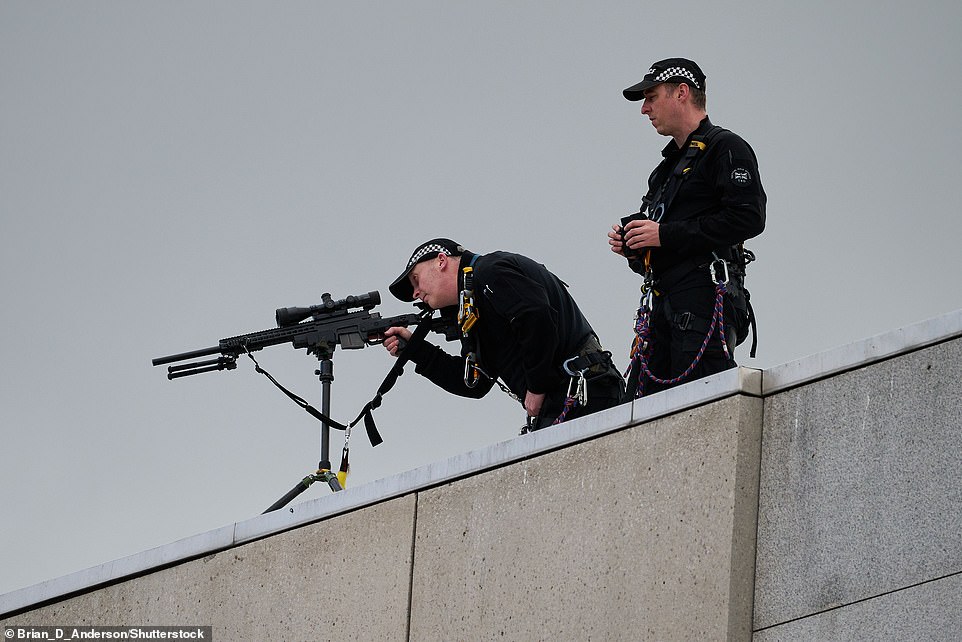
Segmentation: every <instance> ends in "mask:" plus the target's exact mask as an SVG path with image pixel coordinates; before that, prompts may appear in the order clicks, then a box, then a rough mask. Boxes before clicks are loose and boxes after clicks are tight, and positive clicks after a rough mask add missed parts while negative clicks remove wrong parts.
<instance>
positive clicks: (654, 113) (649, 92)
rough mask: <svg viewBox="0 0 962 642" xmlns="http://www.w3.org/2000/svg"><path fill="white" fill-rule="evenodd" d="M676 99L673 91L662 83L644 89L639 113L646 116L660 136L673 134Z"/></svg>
mask: <svg viewBox="0 0 962 642" xmlns="http://www.w3.org/2000/svg"><path fill="white" fill-rule="evenodd" d="M677 103H678V101H677V100H675V93H674V92H670V91H669V90H668V85H666V84H664V83H662V84H660V85H655V86H654V87H652V88H650V89H646V90H645V102H643V103H642V104H641V113H642V114H643V115H645V116H648V119H649V120H650V121H651V124H652V126H653V127H654V128H655V131H656V132H658V133H659V134H661V135H662V136H673V135H674V134H675V129H677V127H678V104H677Z"/></svg>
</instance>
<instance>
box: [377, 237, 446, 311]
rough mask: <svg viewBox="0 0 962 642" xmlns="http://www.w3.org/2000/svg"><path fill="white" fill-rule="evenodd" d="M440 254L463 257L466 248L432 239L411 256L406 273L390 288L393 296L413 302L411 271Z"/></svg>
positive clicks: (395, 280) (444, 240) (442, 240)
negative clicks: (409, 276) (409, 277)
mask: <svg viewBox="0 0 962 642" xmlns="http://www.w3.org/2000/svg"><path fill="white" fill-rule="evenodd" d="M438 254H446V255H448V256H461V255H462V254H464V248H463V247H461V245H460V244H459V243H456V242H455V241H452V240H451V239H431V240H430V241H426V242H424V243H421V245H419V246H418V247H417V249H415V250H414V252H413V253H412V254H411V258H409V259H408V264H407V266H405V268H404V271H403V272H401V275H400V276H399V277H398V278H396V279H394V283H392V284H391V286H390V287H389V288H388V289H389V290H391V294H393V295H394V296H395V297H397V298H398V299H400V300H401V301H413V300H414V288H413V287H412V286H411V282H410V281H408V275H409V274H410V273H411V270H412V269H414V266H415V265H417V264H418V263H420V262H421V261H428V260H430V259H433V258H434V257H436V256H437V255H438Z"/></svg>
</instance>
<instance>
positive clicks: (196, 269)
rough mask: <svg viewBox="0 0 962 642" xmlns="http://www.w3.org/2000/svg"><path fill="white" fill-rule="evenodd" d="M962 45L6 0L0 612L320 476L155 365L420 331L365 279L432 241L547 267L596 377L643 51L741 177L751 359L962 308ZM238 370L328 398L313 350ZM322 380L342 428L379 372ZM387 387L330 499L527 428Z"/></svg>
mask: <svg viewBox="0 0 962 642" xmlns="http://www.w3.org/2000/svg"><path fill="white" fill-rule="evenodd" d="M960 24H962V5H959V3H957V2H948V1H946V2H921V3H904V2H893V1H889V0H883V1H878V0H875V1H871V2H870V1H867V0H866V1H860V2H837V1H827V0H826V1H815V2H804V3H801V2H779V1H766V2H760V1H754V0H749V1H741V2H737V3H736V2H690V3H686V4H684V5H679V4H678V3H667V4H666V3H657V4H656V3H646V2H639V1H638V0H632V1H621V2H570V1H561V2H552V3H548V2H519V1H512V2H442V1H441V0H438V1H434V2H426V1H413V2H411V1H409V2H164V3H160V2H144V1H130V0H124V1H99V2H89V1H88V2H70V3H67V2H36V1H32V0H31V1H24V0H2V1H0V295H2V302H3V304H2V312H0V314H2V329H3V332H2V333H0V355H2V358H3V368H2V369H0V383H2V385H0V423H2V429H3V447H2V453H3V456H2V459H0V514H2V515H3V517H2V521H3V528H2V529H0V592H7V591H10V590H14V589H17V588H21V587H24V586H27V585H30V584H34V583H37V582H40V581H42V580H45V579H49V578H52V577H57V576H60V575H64V574H66V573H70V572H73V571H77V570H80V569H83V568H86V567H89V566H93V565H97V564H100V563H103V562H107V561H110V560H113V559H117V558H120V557H123V556H126V555H130V554H133V553H137V552H140V551H143V550H146V549H148V548H152V547H155V546H159V545H163V544H166V543H169V542H172V541H175V540H177V539H180V538H183V537H188V536H190V535H194V534H196V533H201V532H204V531H207V530H210V529H213V528H217V527H219V526H223V525H225V524H229V523H231V522H234V521H238V520H243V519H246V518H249V517H252V516H255V515H257V514H259V513H260V512H261V511H263V510H264V509H265V508H266V507H267V506H268V505H270V504H271V503H272V502H273V501H274V500H276V499H277V498H278V497H280V496H281V495H283V494H284V493H285V492H286V491H287V490H288V489H289V488H290V487H292V486H293V485H294V484H295V483H296V482H297V481H298V480H299V479H301V477H303V476H304V475H306V474H308V473H310V472H312V471H313V469H314V467H315V466H316V463H317V459H318V448H319V433H318V428H317V423H316V422H315V421H314V420H312V419H311V418H310V417H309V416H308V415H307V414H305V413H304V412H303V411H301V410H300V409H298V408H297V407H296V406H294V404H292V403H291V402H290V401H289V400H288V399H286V398H285V397H283V396H282V395H281V393H279V392H278V391H276V390H275V389H274V388H273V387H272V386H271V385H270V384H269V383H268V381H267V380H266V379H264V378H263V377H261V376H260V375H258V374H256V373H255V372H254V371H253V368H252V366H251V364H250V363H249V362H248V361H246V360H241V361H239V362H238V368H237V370H235V371H233V372H218V373H211V374H205V375H201V376H196V377H189V378H186V379H181V380H177V381H173V382H171V381H168V380H167V379H166V377H165V371H164V370H163V369H162V368H153V367H151V365H150V360H151V358H153V357H157V356H162V355H167V354H171V353H177V352H183V351H186V350H193V349H198V348H204V347H208V346H212V345H215V344H216V343H217V341H218V340H219V339H221V338H223V337H227V336H232V335H236V334H241V333H246V332H252V331H256V330H262V329H267V328H270V327H272V326H273V324H274V310H275V309H276V308H279V307H287V306H295V305H310V304H313V303H317V302H319V298H320V295H321V294H322V293H324V292H330V293H331V294H332V295H333V296H334V297H335V298H343V297H345V296H347V295H349V294H358V293H365V292H368V291H370V290H380V291H381V293H382V295H383V298H384V303H383V304H382V305H381V306H380V311H381V312H382V314H384V315H385V316H387V315H391V314H400V313H404V312H409V311H412V308H411V307H410V306H406V305H404V304H401V303H399V302H397V301H395V300H393V299H391V298H390V295H389V293H388V292H387V285H388V284H389V283H390V281H391V280H392V279H393V278H394V276H395V275H396V274H397V273H398V272H399V271H400V269H401V267H402V266H403V264H404V262H405V260H406V259H407V257H408V256H409V254H410V251H411V250H412V248H413V247H414V246H415V245H416V244H417V243H419V242H420V241H423V240H425V239H427V238H430V237H433V236H438V235H443V236H450V237H452V238H455V239H457V240H459V241H460V242H462V243H463V244H464V245H466V246H467V247H469V248H470V249H472V250H474V251H478V252H486V251H491V250H496V249H504V250H512V251H517V252H521V253H524V254H527V255H529V256H531V257H534V258H536V259H538V260H540V261H542V262H544V263H545V264H546V265H547V266H548V267H549V268H550V269H552V270H553V271H554V272H556V273H557V274H558V275H560V276H561V277H562V278H563V279H565V280H566V281H567V282H568V283H569V284H570V286H571V291H572V293H573V294H574V296H575V298H576V299H577V300H578V301H579V302H580V303H581V305H582V308H583V309H584V311H585V313H586V315H587V316H588V318H589V320H590V321H591V322H592V324H593V325H594V327H595V329H596V330H597V331H598V333H599V334H600V336H601V339H602V342H603V343H604V344H605V345H606V347H608V348H609V349H611V350H612V351H613V352H614V354H615V356H616V360H617V362H618V364H619V366H623V365H624V364H625V362H626V355H627V350H628V346H629V342H630V339H631V325H632V315H633V312H634V309H635V306H636V305H637V294H638V291H637V286H638V281H637V278H636V277H635V276H634V275H633V274H631V273H630V272H629V271H628V270H627V268H626V267H625V265H624V262H623V261H622V260H620V259H618V258H617V257H615V256H614V255H612V254H611V253H610V251H609V250H608V245H607V240H606V236H605V234H606V232H607V230H608V228H609V226H610V225H611V224H612V223H614V222H616V221H617V220H618V219H619V218H620V217H621V216H624V215H625V214H627V213H629V212H630V211H635V210H636V209H637V205H638V202H639V199H640V196H641V194H642V193H643V191H644V189H643V185H644V181H645V179H646V178H647V176H648V173H649V172H650V170H651V169H652V167H653V166H654V165H655V163H657V161H658V160H659V158H660V156H659V151H660V149H661V148H662V146H663V145H664V143H665V139H663V138H660V137H659V136H658V135H657V134H656V133H655V132H654V131H653V129H652V128H651V126H650V125H649V124H648V123H647V119H642V118H641V117H640V115H639V113H638V109H639V104H637V103H629V102H627V101H625V100H624V98H623V97H622V95H621V90H622V89H624V88H625V87H627V86H629V85H631V84H634V83H635V82H637V81H639V80H640V79H641V76H642V75H643V74H644V72H645V71H646V70H647V68H648V66H649V64H650V63H651V62H653V61H655V60H658V59H661V58H666V57H672V56H684V57H689V58H692V59H694V60H696V61H697V62H698V63H699V64H700V65H701V67H702V69H703V70H704V71H705V73H706V74H707V77H708V80H707V87H708V95H709V101H708V112H709V115H710V116H711V118H712V120H713V121H714V122H716V123H717V124H721V125H723V126H725V127H728V128H730V129H732V130H734V131H736V132H738V133H740V134H741V135H742V136H743V137H745V138H746V139H747V140H748V141H749V142H750V143H751V145H752V146H753V147H754V149H755V151H756V153H757V155H758V157H759V164H760V173H761V179H762V182H763V184H764V186H765V188H766V191H767V193H768V196H769V207H768V228H767V230H766V231H765V233H764V234H763V235H762V236H761V237H759V238H757V239H756V240H754V241H752V242H751V243H749V247H751V248H752V249H753V250H755V252H756V253H757V255H758V261H757V262H756V263H755V264H753V265H752V266H751V268H750V274H749V281H748V283H749V288H750V290H751V292H752V300H753V302H754V305H755V309H756V312H757V314H758V319H759V353H758V358H757V359H754V360H751V359H748V358H747V354H746V351H745V350H741V351H740V354H739V355H738V356H739V361H740V362H741V364H742V365H745V366H749V367H755V368H762V369H764V368H768V367H771V366H774V365H778V364H781V363H785V362H788V361H792V360H795V359H798V358H801V357H803V356H806V355H808V354H812V353H815V352H820V351H822V350H826V349H829V348H832V347H835V346H839V345H844V344H847V343H850V342H852V341H857V340H859V339H863V338H866V337H869V336H872V335H875V334H878V333H881V332H886V331H889V330H894V329H897V328H900V327H902V326H905V325H909V324H911V323H914V322H916V321H920V320H924V319H928V318H931V317H934V316H938V315H940V314H943V313H945V312H949V311H952V310H955V309H958V308H959V307H960V306H962V285H960V283H959V280H958V279H957V278H956V276H957V274H958V261H959V259H960V253H959V250H958V242H959V235H960V223H959V211H958V199H957V189H958V186H959V185H960V183H962V155H960V154H959V151H958V150H959V149H960V148H962V125H960V121H959V118H958V115H957V114H956V112H957V106H958V105H959V104H960V103H962V83H960V80H962V74H960V60H962V44H960V43H962V40H960V38H959V37H958V28H959V25H960ZM454 347H455V346H453V345H452V348H454ZM257 356H258V359H259V361H260V362H261V364H262V365H263V366H264V367H265V368H267V369H268V370H269V371H271V372H272V373H273V374H274V375H275V376H276V377H278V378H279V379H280V380H281V381H282V382H283V383H285V384H286V385H287V386H288V387H290V388H292V389H293V390H295V391H296V392H298V393H299V394H301V395H302V396H304V397H305V398H307V399H308V400H310V401H312V402H314V403H316V404H319V403H320V400H319V398H320V384H319V382H318V380H317V378H316V377H315V376H314V374H313V372H314V369H315V367H316V365H317V364H316V361H315V360H314V359H313V358H312V357H310V356H307V355H306V354H304V353H303V352H298V351H294V350H293V349H291V348H290V346H286V345H285V346H277V347H273V348H270V349H267V350H264V351H262V352H260V353H258V355H257ZM334 362H335V377H336V379H335V382H334V386H333V397H334V400H333V414H334V416H335V417H336V418H339V419H341V420H349V419H351V418H353V417H354V416H355V414H356V413H357V411H358V410H359V408H360V407H361V405H362V404H363V403H364V402H366V401H367V400H368V399H370V398H371V396H372V395H373V394H374V391H375V389H376V387H377V385H378V383H379V382H380V380H381V378H382V377H383V376H384V374H385V373H386V371H387V369H388V368H389V367H390V366H391V363H392V360H391V359H390V358H389V357H388V356H387V354H386V353H385V352H384V351H383V349H381V348H372V349H365V350H355V351H338V352H337V353H336V355H335V360H334ZM409 370H410V372H408V373H407V374H406V375H405V376H404V377H402V378H401V380H400V382H399V383H398V385H397V387H396V388H395V390H394V391H393V392H392V393H391V394H390V395H388V396H387V397H386V399H385V401H384V405H383V406H382V407H381V409H380V410H379V411H378V413H377V415H376V417H377V421H378V426H379V428H380V430H381V432H382V434H383V436H384V439H385V443H384V444H383V445H381V446H379V447H377V448H376V449H372V448H371V447H370V446H369V445H368V444H367V442H366V439H365V438H364V435H363V431H361V430H359V431H358V432H357V433H355V435H354V438H352V440H351V445H352V451H351V461H352V466H353V471H352V476H351V478H350V480H349V486H356V485H358V484H361V483H364V482H366V481H370V480H373V479H377V478H380V477H384V476H388V475H391V474H394V473H397V472H400V471H403V470H406V469H409V468H414V467H417V466H420V465H423V464H427V463H430V462H433V461H436V460H439V459H442V458H444V457H448V456H451V455H454V454H457V453H460V452H464V451H467V450H471V449H474V448H477V447H480V446H484V445H486V444H491V443H494V442H497V441H501V440H504V439H508V438H511V437H513V436H514V435H515V434H516V433H517V430H518V428H519V427H520V425H521V424H522V423H523V412H522V410H521V408H520V406H519V405H517V404H516V403H515V402H513V401H511V400H510V399H509V398H507V397H506V396H505V395H502V394H499V393H497V391H496V390H495V391H492V393H491V394H490V395H489V396H488V397H487V398H486V399H484V400H481V401H470V400H461V399H457V398H455V397H452V396H449V395H447V394H446V393H444V392H442V391H441V390H440V389H437V388H435V387H433V386H432V385H431V384H430V383H428V382H427V381H426V380H423V379H421V378H420V377H418V376H417V375H415V374H414V373H413V369H412V368H409ZM906 429H911V420H910V418H907V419H906ZM341 446H342V433H339V432H335V433H333V436H332V441H331V450H332V453H333V454H334V457H335V459H336V458H337V456H338V455H339V453H340V449H341ZM335 463H336V462H335ZM329 492H330V491H329V490H328V489H327V487H326V486H324V485H322V484H318V485H315V486H314V487H312V488H311V489H310V490H309V491H308V492H307V493H305V494H304V495H302V496H301V500H303V499H310V498H313V497H317V496H319V495H321V494H324V493H329ZM299 501H300V500H299Z"/></svg>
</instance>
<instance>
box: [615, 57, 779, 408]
mask: <svg viewBox="0 0 962 642" xmlns="http://www.w3.org/2000/svg"><path fill="white" fill-rule="evenodd" d="M624 95H625V98H627V99H628V100H631V101H639V100H643V101H644V102H643V103H642V106H641V113H642V115H645V116H647V117H648V119H649V120H650V122H651V124H652V126H653V127H654V128H655V131H657V132H658V133H659V134H661V135H662V136H670V137H671V139H672V140H671V141H670V142H669V143H668V144H667V145H666V146H665V148H664V149H663V150H662V156H663V157H664V159H663V160H662V162H661V163H660V164H659V165H658V167H656V168H655V170H654V171H653V172H652V174H651V176H650V177H649V179H648V192H647V194H646V195H645V197H644V199H643V200H642V207H641V210H640V212H639V213H638V214H636V215H633V216H632V217H627V218H625V219H623V220H622V224H621V225H614V226H613V227H612V231H611V232H609V233H608V241H609V244H610V245H611V249H612V251H613V252H616V253H618V254H621V255H623V256H625V257H626V258H627V259H628V262H629V265H630V266H631V268H632V269H633V270H635V271H636V272H638V273H639V274H642V275H643V276H644V277H645V282H644V285H643V286H642V293H643V296H642V304H641V306H640V308H639V322H638V327H637V328H636V330H637V331H638V337H637V339H636V342H635V346H633V349H632V365H631V369H630V373H629V377H628V391H627V395H628V397H629V398H634V397H638V396H641V395H642V394H649V393H652V392H656V391H658V390H662V389H665V388H667V387H670V386H673V385H676V384H679V383H684V382H687V381H691V380H694V379H697V378H700V377H704V376H707V375H710V374H713V373H716V372H720V371H722V370H726V369H728V368H733V367H735V365H736V364H735V360H734V358H733V352H732V351H733V350H734V346H735V343H736V341H738V339H743V338H744V334H746V333H747V324H748V310H749V309H750V307H749V306H748V302H747V297H746V295H745V292H744V290H743V288H742V287H741V285H742V277H743V276H744V265H745V263H746V261H745V259H744V256H745V254H744V252H743V249H742V248H741V243H742V242H743V241H744V240H746V239H749V238H752V237H754V236H757V235H758V234H760V233H761V232H762V230H764V228H765V202H766V197H765V191H764V190H763V189H762V184H761V181H760V179H759V175H758V163H757V161H756V158H755V152H754V151H753V150H752V148H751V147H750V146H749V145H748V143H746V142H745V141H744V140H743V139H742V138H741V137H739V136H738V135H736V134H734V133H732V132H730V131H728V130H726V129H722V128H721V127H718V126H716V125H713V124H712V123H711V121H709V119H708V114H707V112H706V107H705V74H704V73H702V71H701V69H700V68H699V67H698V65H696V64H695V63H694V62H692V61H691V60H687V59H685V58H669V59H667V60H662V61H659V62H656V63H654V64H653V65H652V66H651V68H650V69H649V70H648V73H647V74H646V75H645V77H644V79H643V80H642V81H641V82H640V83H638V84H636V85H633V86H632V87H629V88H628V89H625V90H624ZM721 302H723V305H718V304H719V303H721ZM716 310H717V311H718V312H716ZM722 310H723V312H721V311H722ZM722 325H723V326H724V328H725V333H724V335H723V334H722V333H721V332H719V330H720V328H721V327H722Z"/></svg>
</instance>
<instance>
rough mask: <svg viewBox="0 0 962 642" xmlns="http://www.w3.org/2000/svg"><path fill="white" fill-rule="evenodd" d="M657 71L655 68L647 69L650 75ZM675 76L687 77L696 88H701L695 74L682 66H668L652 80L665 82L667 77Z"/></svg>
mask: <svg viewBox="0 0 962 642" xmlns="http://www.w3.org/2000/svg"><path fill="white" fill-rule="evenodd" d="M657 71H658V70H657V69H649V70H648V74H649V75H651V74H654V73H656V72H657ZM676 76H681V77H682V78H687V79H688V80H690V81H691V83H692V84H693V85H695V88H696V89H701V88H702V87H701V85H699V84H698V81H697V80H695V74H693V73H691V72H690V71H688V70H687V69H685V68H684V67H669V68H668V69H665V70H664V71H663V72H661V73H660V74H658V75H657V76H655V77H654V78H652V80H653V81H655V82H665V81H666V80H668V79H669V78H674V77H676Z"/></svg>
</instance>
